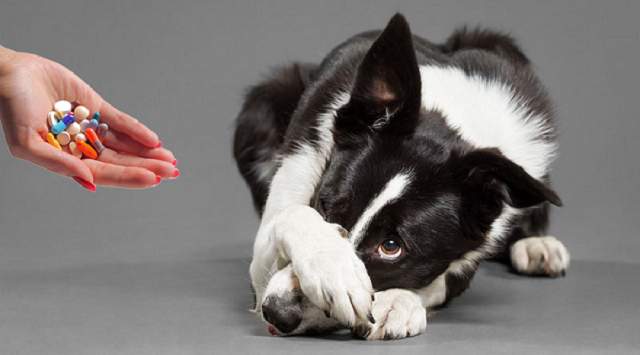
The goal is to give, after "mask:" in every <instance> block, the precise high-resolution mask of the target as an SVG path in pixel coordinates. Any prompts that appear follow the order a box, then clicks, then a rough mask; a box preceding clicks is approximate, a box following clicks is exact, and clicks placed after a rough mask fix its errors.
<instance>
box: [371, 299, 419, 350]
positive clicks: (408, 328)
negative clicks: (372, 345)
mask: <svg viewBox="0 0 640 355" xmlns="http://www.w3.org/2000/svg"><path fill="white" fill-rule="evenodd" d="M372 313H373V318H375V321H376V322H375V323H374V324H372V328H371V329H370V331H369V332H367V334H366V335H365V336H364V338H366V339H367V340H391V339H402V338H408V337H412V336H416V335H418V334H420V333H422V332H424V331H425V329H426V328H427V311H426V310H425V309H424V307H422V303H421V301H420V297H419V296H418V295H416V294H415V293H414V292H412V291H408V290H401V289H391V290H387V291H382V292H377V293H376V296H375V302H374V303H373V308H372Z"/></svg>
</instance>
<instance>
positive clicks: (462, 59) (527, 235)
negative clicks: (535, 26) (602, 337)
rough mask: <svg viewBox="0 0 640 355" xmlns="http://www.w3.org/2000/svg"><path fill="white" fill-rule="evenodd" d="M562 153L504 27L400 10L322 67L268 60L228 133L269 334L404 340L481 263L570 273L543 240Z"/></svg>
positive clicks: (537, 89) (539, 91)
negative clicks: (411, 21)
mask: <svg viewBox="0 0 640 355" xmlns="http://www.w3.org/2000/svg"><path fill="white" fill-rule="evenodd" d="M555 151H556V144H555V128H554V119H553V109H552V104H551V102H550V100H549V98H548V96H547V93H546V92H545V90H544V88H543V87H542V86H541V84H540V83H539V81H538V79H537V78H536V77H535V75H534V73H533V71H532V68H531V65H530V64H529V61H528V59H527V58H526V57H525V56H524V54H523V53H522V52H521V51H520V49H519V48H518V47H517V46H516V44H515V43H514V41H513V40H512V39H511V38H510V37H508V36H506V35H502V34H499V33H495V32H491V31H484V30H475V31H467V30H464V29H463V30H459V31H456V32H455V33H454V34H453V35H452V36H451V37H450V38H449V39H448V41H447V42H446V43H445V44H441V45H438V44H433V43H430V42H428V41H426V40H424V39H422V38H420V37H417V36H413V35H412V34H411V32H410V29H409V25H408V24H407V22H406V20H405V18H404V17H403V16H402V15H400V14H398V15H395V16H394V17H393V18H392V19H391V21H390V22H389V24H388V25H387V27H386V28H385V29H384V30H383V31H372V32H366V33H363V34H359V35H357V36H355V37H353V38H351V39H349V40H348V41H346V42H345V43H343V44H341V45H340V46H338V47H337V48H335V49H334V50H333V51H331V53H329V54H328V55H327V57H326V58H325V59H324V60H323V61H322V63H321V64H320V65H313V64H300V63H295V64H291V65H288V66H284V67H282V68H280V69H278V70H276V71H275V72H274V73H273V75H272V76H271V77H270V78H268V79H267V80H265V81H263V82H261V83H259V84H258V85H256V86H254V87H252V88H251V89H250V91H249V93H248V96H247V98H246V102H245V103H244V106H243V108H242V112H241V113H240V116H239V117H238V119H237V129H236V132H235V142H234V154H235V158H236V160H237V163H238V167H239V169H240V172H241V173H242V175H243V177H244V178H245V179H246V181H247V183H248V185H249V187H250V189H251V192H252V195H253V200H254V203H255V207H256V209H257V210H258V211H259V212H260V214H261V216H262V221H261V224H260V228H259V230H258V233H257V236H256V240H255V245H254V249H253V261H252V263H251V267H250V273H251V281H252V286H253V289H254V292H255V295H256V305H255V311H256V312H259V313H261V314H262V317H263V318H264V320H265V321H266V322H267V323H268V328H269V331H270V332H271V333H272V334H280V335H291V334H310V333H319V332H327V331H331V330H334V329H337V328H340V327H347V328H350V329H352V331H353V332H354V334H356V335H357V336H359V337H362V338H366V339H395V338H404V337H409V336H414V335H417V334H419V333H421V332H423V331H424V330H425V328H426V325H427V310H429V309H433V308H436V307H438V306H442V305H445V304H447V303H448V302H449V301H450V300H451V299H452V298H453V297H456V296H458V295H460V294H461V293H462V292H463V291H464V290H465V289H466V288H467V287H468V285H469V282H470V280H471V278H472V277H473V275H474V273H475V271H476V268H477V266H478V263H479V262H480V261H482V260H485V259H488V258H503V259H505V260H510V262H511V263H512V265H513V267H514V268H515V270H516V271H518V272H520V273H522V274H526V275H533V274H543V275H549V276H557V275H561V274H562V275H563V274H564V271H565V269H566V268H567V266H568V264H569V254H568V253H567V250H566V249H565V247H564V246H563V244H562V243H560V242H559V241H558V240H556V239H555V238H553V237H542V236H541V233H542V232H543V231H544V229H545V228H546V225H547V221H548V210H549V204H554V205H558V206H559V205H560V204H561V202H560V199H559V198H558V196H557V195H556V194H555V193H554V192H553V191H552V190H551V189H550V188H549V186H548V174H549V165H550V164H551V162H552V161H553V158H554V155H555Z"/></svg>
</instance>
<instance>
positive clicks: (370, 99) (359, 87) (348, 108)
mask: <svg viewBox="0 0 640 355" xmlns="http://www.w3.org/2000/svg"><path fill="white" fill-rule="evenodd" d="M421 89H422V86H421V83H420V70H419V67H418V61H417V59H416V53H415V49H414V47H413V39H412V36H411V30H410V28H409V24H408V23H407V20H406V19H405V18H404V16H402V15H401V14H396V15H395V16H393V17H392V18H391V20H390V21H389V24H388V25H387V27H386V28H385V29H384V30H383V31H382V33H381V34H380V36H379V37H378V38H377V39H376V41H375V42H374V43H373V45H372V46H371V48H370V49H369V51H368V52H367V54H366V55H365V57H364V59H363V60H362V62H361V63H360V66H359V67H358V71H357V74H356V80H355V83H354V86H353V89H352V92H351V98H350V101H349V103H347V105H345V106H344V107H343V108H342V109H341V110H340V112H339V116H340V117H342V118H343V119H341V120H338V121H341V122H337V124H338V125H340V126H341V127H339V128H340V129H342V130H344V131H349V132H351V133H352V134H353V131H354V130H358V128H360V129H365V128H367V127H368V128H369V129H371V128H372V129H378V130H379V129H382V128H384V127H385V126H387V125H390V124H391V123H392V122H393V121H394V118H395V117H396V116H400V115H401V114H402V115H410V114H412V113H417V112H418V111H419V110H420V101H421ZM359 125H361V126H364V127H358V126H359Z"/></svg>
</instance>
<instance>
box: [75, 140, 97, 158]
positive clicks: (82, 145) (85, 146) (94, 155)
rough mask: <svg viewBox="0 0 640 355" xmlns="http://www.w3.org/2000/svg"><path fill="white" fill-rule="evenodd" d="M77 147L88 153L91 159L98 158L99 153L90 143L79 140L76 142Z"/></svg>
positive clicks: (83, 152)
mask: <svg viewBox="0 0 640 355" xmlns="http://www.w3.org/2000/svg"><path fill="white" fill-rule="evenodd" d="M76 148H78V149H80V151H81V152H82V154H84V155H86V156H87V158H89V159H97V158H98V153H96V151H95V150H93V148H91V146H90V145H88V144H87V143H86V142H85V141H83V140H79V141H77V142H76Z"/></svg>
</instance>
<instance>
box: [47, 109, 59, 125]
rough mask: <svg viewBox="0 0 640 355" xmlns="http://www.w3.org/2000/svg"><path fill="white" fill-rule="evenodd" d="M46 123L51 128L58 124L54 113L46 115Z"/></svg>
mask: <svg viewBox="0 0 640 355" xmlns="http://www.w3.org/2000/svg"><path fill="white" fill-rule="evenodd" d="M47 122H49V126H51V127H53V126H55V125H57V124H58V118H57V117H56V112H55V111H51V112H49V114H48V115H47Z"/></svg>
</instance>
